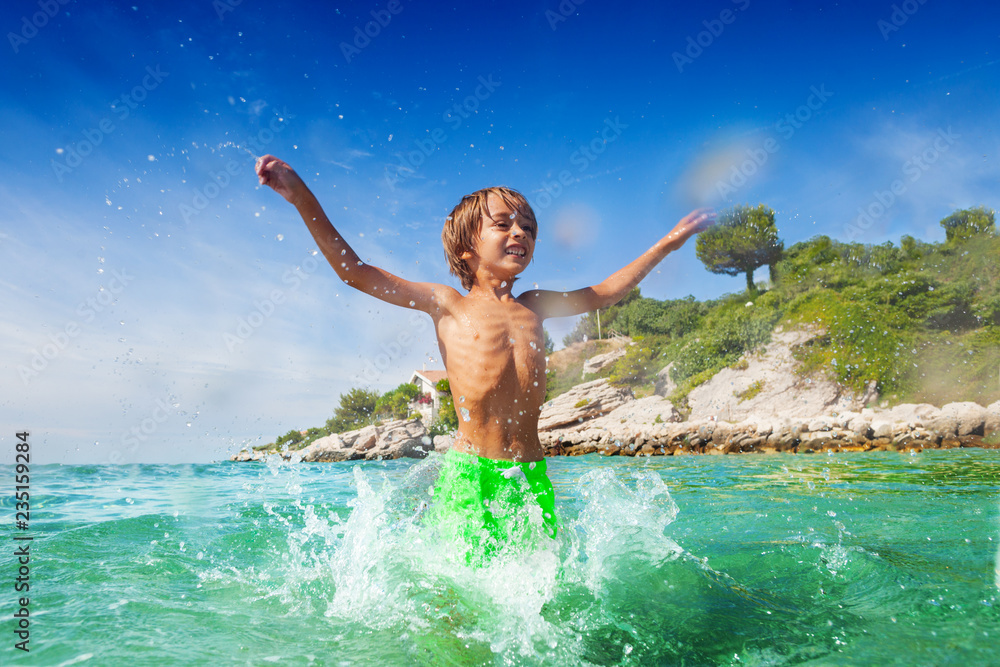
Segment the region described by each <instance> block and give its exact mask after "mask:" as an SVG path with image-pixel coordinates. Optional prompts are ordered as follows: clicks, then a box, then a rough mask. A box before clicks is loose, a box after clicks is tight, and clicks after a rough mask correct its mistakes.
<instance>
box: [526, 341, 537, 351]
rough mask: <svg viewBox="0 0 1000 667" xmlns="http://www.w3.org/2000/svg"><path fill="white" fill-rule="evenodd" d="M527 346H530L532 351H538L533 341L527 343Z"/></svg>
mask: <svg viewBox="0 0 1000 667" xmlns="http://www.w3.org/2000/svg"><path fill="white" fill-rule="evenodd" d="M528 345H530V346H531V349H532V350H537V349H538V346H537V345H535V341H533V340H531V341H528Z"/></svg>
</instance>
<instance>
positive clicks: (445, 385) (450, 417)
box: [434, 378, 458, 432]
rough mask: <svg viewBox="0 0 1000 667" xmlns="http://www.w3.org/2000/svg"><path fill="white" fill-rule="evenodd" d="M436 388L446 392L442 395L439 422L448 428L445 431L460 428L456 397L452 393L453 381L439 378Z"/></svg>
mask: <svg viewBox="0 0 1000 667" xmlns="http://www.w3.org/2000/svg"><path fill="white" fill-rule="evenodd" d="M434 388H435V389H437V390H438V391H440V392H442V393H443V394H444V396H442V397H441V409H440V410H438V422H440V424H441V426H442V427H444V428H445V429H446V431H445V432H451V431H454V430H455V429H457V428H458V414H457V413H456V412H455V397H454V396H452V394H451V383H450V382H448V379H447V378H445V379H444V380H438V383H437V384H436V385H434Z"/></svg>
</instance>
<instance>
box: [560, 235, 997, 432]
mask: <svg viewBox="0 0 1000 667" xmlns="http://www.w3.org/2000/svg"><path fill="white" fill-rule="evenodd" d="M774 269H775V271H774V272H773V276H774V278H775V282H774V284H768V285H757V286H756V289H755V291H754V292H752V293H750V294H748V293H746V292H743V293H739V294H731V295H726V296H723V297H721V298H719V299H716V300H713V301H706V302H698V301H695V300H694V299H692V298H690V297H689V298H688V299H679V300H672V301H658V300H656V299H648V298H645V297H642V296H641V294H640V293H639V292H638V290H634V291H633V293H632V294H630V295H629V297H628V298H627V299H626V300H624V301H623V302H622V304H620V305H619V306H616V307H614V308H612V309H607V310H606V311H602V320H603V322H604V324H605V327H606V328H614V329H617V330H618V331H621V332H622V333H623V334H626V335H628V336H631V337H632V339H633V340H634V341H635V342H636V344H635V345H632V346H631V347H630V348H629V350H628V353H627V355H626V356H625V357H623V358H622V359H620V360H619V361H618V362H616V363H615V364H613V365H612V366H610V367H608V368H605V369H604V370H603V371H601V372H600V373H598V374H597V375H595V376H593V377H607V378H609V379H610V381H611V382H612V384H614V385H617V386H621V387H629V388H631V389H633V391H635V392H636V394H637V395H648V394H650V393H652V389H653V382H654V379H655V376H656V373H657V372H659V371H661V370H662V369H663V368H664V367H666V366H667V365H669V364H672V366H671V369H670V376H671V379H672V380H673V381H674V382H675V383H676V385H677V388H676V390H674V391H673V393H672V394H671V396H670V398H671V399H672V400H673V401H674V402H675V403H676V404H677V405H678V407H679V408H680V409H681V410H682V412H683V411H685V410H686V409H687V396H688V394H689V393H690V392H691V390H692V389H694V388H695V387H698V386H700V385H701V384H703V383H704V382H705V381H707V380H708V379H709V378H711V377H713V376H714V375H715V374H716V373H718V372H719V371H720V370H722V369H724V368H726V367H728V366H731V365H736V364H738V363H741V362H740V358H741V356H742V355H743V354H744V353H745V352H749V351H753V350H755V349H764V348H766V346H767V345H768V343H769V342H770V341H771V337H772V333H773V331H774V330H775V328H776V327H781V328H783V329H785V330H790V331H794V330H803V329H808V330H810V331H813V332H815V335H813V336H812V337H809V338H808V340H806V341H805V342H804V343H802V344H801V345H798V346H796V347H795V348H794V349H793V354H794V356H795V359H796V362H797V369H796V372H797V373H799V374H800V375H801V377H802V378H803V379H807V378H810V377H817V378H823V379H828V380H833V381H835V382H836V383H838V384H839V385H840V386H842V387H844V389H845V390H851V391H855V392H864V391H866V390H868V389H869V388H871V387H873V386H874V388H876V389H877V392H878V394H879V395H880V396H881V401H882V402H883V403H887V404H892V405H895V404H898V403H932V404H935V405H943V404H945V403H948V402H953V401H975V402H978V403H980V404H981V405H986V404H989V403H991V402H993V401H996V400H998V399H1000V238H997V237H996V236H994V235H979V236H976V237H973V238H972V239H968V240H965V241H953V242H951V243H942V244H928V243H923V242H920V241H916V240H915V239H912V238H910V237H904V238H903V239H902V241H901V243H900V245H899V246H895V245H893V244H891V243H885V244H881V245H864V244H860V243H842V242H838V241H834V240H832V239H830V238H828V237H825V236H820V237H816V238H814V239H811V240H809V241H806V242H802V243H798V244H796V245H794V246H792V247H791V248H789V249H788V250H787V251H785V253H784V257H783V258H782V259H781V261H780V262H778V263H777V264H776V266H775V267H774ZM593 319H594V318H593V317H592V316H591V315H588V316H584V318H583V319H581V321H580V322H579V324H578V326H577V329H576V330H575V331H574V332H573V333H572V334H570V336H567V339H566V342H571V343H572V341H573V340H574V339H578V338H582V337H584V336H593V334H595V333H596V331H595V326H594V322H593ZM601 342H602V341H597V342H595V341H593V340H590V341H589V342H588V343H586V344H585V345H589V346H592V347H585V348H584V347H578V346H579V345H581V344H580V343H579V342H576V343H572V344H571V345H569V346H568V347H567V349H565V350H560V351H558V352H556V353H554V354H553V355H551V360H550V367H549V371H550V373H549V375H550V394H549V397H550V398H552V397H554V396H557V395H558V394H560V393H562V392H563V391H566V390H567V389H568V388H569V387H570V386H572V385H573V384H575V383H578V382H580V379H579V372H580V371H579V368H581V367H582V360H580V361H579V363H578V362H577V359H578V357H579V356H580V354H581V353H582V352H583V351H584V350H587V351H589V350H591V349H593V350H597V349H598V346H599V345H600V344H601ZM595 353H596V352H595ZM742 363H744V364H745V363H746V361H745V360H744V361H743V362H742ZM570 376H575V379H572V378H571V377H570ZM873 383H874V384H873ZM758 390H759V388H758Z"/></svg>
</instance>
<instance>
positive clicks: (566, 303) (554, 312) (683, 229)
mask: <svg viewBox="0 0 1000 667" xmlns="http://www.w3.org/2000/svg"><path fill="white" fill-rule="evenodd" d="M713 224H715V211H713V210H712V209H708V208H701V209H697V210H694V211H692V212H691V213H689V214H688V215H686V216H684V217H683V218H681V221H680V222H678V223H677V226H676V227H674V228H673V230H671V232H670V233H669V234H667V235H666V236H664V237H663V238H662V239H660V240H659V241H657V243H656V245H654V246H653V247H652V248H650V249H649V250H647V251H646V252H644V253H642V254H641V255H640V256H639V257H638V258H637V259H635V260H634V261H632V262H631V263H630V264H628V266H625V267H624V268H622V269H619V270H618V271H616V272H615V273H613V274H611V275H610V276H608V277H607V278H606V279H604V280H603V281H602V282H601V283H599V284H597V285H594V286H592V287H584V288H583V289H578V290H574V291H572V292H551V291H548V290H529V291H528V292H525V293H524V294H523V295H522V296H521V301H522V303H524V305H526V306H528V307H529V308H531V309H532V310H534V311H535V312H536V313H538V314H539V315H540V316H541V317H542V318H543V319H544V318H549V317H568V316H571V315H580V314H581V313H589V312H591V311H594V310H597V309H598V308H607V307H608V306H611V305H614V304H616V303H618V302H619V301H621V300H622V299H623V298H624V297H625V295H626V294H628V293H629V291H630V290H631V289H632V288H633V287H635V286H636V285H638V284H639V283H640V282H641V281H642V279H643V278H645V277H646V274H648V273H649V272H650V271H652V270H653V267H655V266H656V265H657V264H659V263H660V262H661V261H663V258H664V257H666V256H667V255H668V254H670V253H671V252H673V251H674V250H677V249H678V248H680V247H681V246H682V245H684V242H685V241H687V240H688V239H689V238H691V237H692V236H694V235H695V234H697V233H698V232H700V231H702V230H704V229H707V228H708V227H710V226H711V225H713Z"/></svg>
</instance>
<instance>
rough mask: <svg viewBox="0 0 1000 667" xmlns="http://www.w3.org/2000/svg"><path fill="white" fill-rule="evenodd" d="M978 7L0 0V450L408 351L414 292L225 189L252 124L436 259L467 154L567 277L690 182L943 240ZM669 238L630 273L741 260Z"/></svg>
mask: <svg viewBox="0 0 1000 667" xmlns="http://www.w3.org/2000/svg"><path fill="white" fill-rule="evenodd" d="M373 12H374V14H373ZM998 18H1000V9H998V7H997V5H996V4H995V3H992V2H955V3H945V2H941V1H940V0H926V1H925V2H923V3H921V2H920V1H919V0H911V1H910V2H907V3H892V2H885V3H880V2H863V3H862V2H857V3H851V2H847V3H843V2H842V3H833V2H822V1H821V2H805V1H798V2H770V3H767V2H763V1H762V0H739V1H738V2H732V1H730V0H725V1H722V0H720V1H717V2H704V3H675V2H662V3H652V2H640V3H625V4H624V5H623V4H621V3H619V4H613V3H607V2H599V1H598V0H587V2H582V3H572V2H569V0H567V1H566V2H563V3H562V4H560V3H559V2H557V1H556V0H545V1H540V2H508V3H457V2H456V3H453V4H447V3H426V2H424V3H420V2H407V1H405V0H400V1H399V2H396V3H389V2H382V1H377V2H355V3H341V4H339V5H338V4H336V3H327V4H324V5H323V6H316V5H315V4H314V3H304V2H275V3H266V4H265V3H259V2H254V1H253V0H242V1H241V2H238V1H237V0H217V1H216V2H214V3H213V2H212V1H211V0H204V1H200V2H186V3H180V7H176V6H172V5H168V4H166V3H136V4H131V3H101V4H99V5H97V6H91V5H90V4H88V3H82V2H74V1H71V2H67V3H60V2H59V1H58V0H51V2H48V3H47V2H46V1H45V0H42V1H41V2H39V1H38V0H36V1H35V2H22V1H16V2H8V3H5V4H4V6H3V9H0V26H2V28H3V32H4V33H5V35H6V37H5V43H4V44H3V46H2V47H0V53H3V55H2V58H3V61H2V65H3V66H2V67H0V80H2V82H3V91H4V94H3V96H2V98H0V126H2V128H3V142H2V143H0V158H2V161H3V164H4V165H5V166H6V170H5V172H6V173H5V178H4V179H3V182H2V183H0V261H2V262H3V266H4V271H3V273H2V277H0V280H2V282H3V288H2V290H0V306H2V308H3V312H4V317H3V321H2V323H0V327H2V335H0V347H2V359H3V362H2V373H3V379H2V381H0V386H2V387H3V392H2V396H0V406H2V409H3V413H4V415H5V416H6V417H7V418H6V419H5V420H4V422H5V424H7V427H6V428H7V429H8V432H6V433H0V443H2V446H0V449H2V450H3V451H4V452H5V454H4V455H5V456H7V458H6V459H5V460H12V457H13V455H12V454H11V452H12V451H13V443H14V436H13V434H14V431H15V430H18V429H28V430H30V431H31V432H32V436H33V442H34V451H35V453H36V459H37V460H39V461H40V462H64V463H82V462H89V463H105V462H109V461H116V462H123V463H131V462H182V461H211V460H219V459H221V458H224V457H225V456H227V455H228V454H229V453H231V452H233V451H235V450H237V449H239V447H240V446H242V445H244V444H257V443H259V442H267V441H269V440H271V439H273V438H274V437H275V436H276V435H278V434H281V433H284V432H285V431H287V430H288V429H290V428H306V427H309V426H315V425H320V424H322V423H323V421H324V420H325V419H326V418H327V417H329V416H330V415H331V414H332V412H333V409H334V407H335V406H336V402H337V396H338V395H339V394H340V393H342V392H346V391H347V390H348V389H349V388H351V387H352V386H359V385H360V386H368V387H371V388H374V389H378V390H383V391H384V390H386V389H389V388H392V387H394V386H395V385H397V384H399V383H400V382H403V381H405V380H407V379H408V377H409V375H410V373H411V372H412V370H413V369H415V368H420V367H421V366H422V365H423V364H426V365H427V367H428V368H439V367H441V363H440V359H439V354H438V350H437V345H436V341H435V339H434V336H433V332H432V330H431V327H430V324H429V319H426V320H425V319H422V318H420V317H416V318H415V317H413V312H412V311H407V310H402V309H396V308H393V307H391V306H387V305H384V304H382V303H381V302H378V301H374V300H372V299H370V298H367V297H364V296H363V295H361V294H360V293H352V291H351V290H350V289H349V288H346V287H345V286H344V285H343V284H341V283H340V282H339V280H338V279H337V278H336V276H335V275H334V273H333V272H332V271H331V270H330V269H329V267H327V266H323V265H320V264H319V262H318V261H317V259H318V258H317V257H316V256H314V254H313V253H314V252H315V247H314V244H313V242H312V239H311V238H310V236H309V235H308V232H307V230H306V229H305V226H304V225H303V224H302V222H301V220H300V219H299V218H298V216H297V214H296V213H295V211H294V209H292V208H291V207H290V206H288V205H287V204H285V202H284V201H283V200H282V199H281V198H280V197H278V196H277V195H275V194H274V193H273V192H270V191H269V190H264V189H261V188H259V187H258V186H257V183H256V179H255V177H254V176H253V173H252V168H253V156H254V155H256V154H260V153H261V152H271V153H274V154H276V155H278V156H279V157H282V158H283V159H286V160H287V161H288V162H289V163H290V164H292V166H294V167H295V168H296V169H297V170H298V171H299V172H300V173H301V174H302V175H303V176H304V178H306V180H307V182H308V183H309V184H310V186H311V187H312V188H313V189H314V191H315V192H316V194H317V196H318V197H319V199H320V201H321V202H322V203H323V204H324V206H325V207H326V210H327V213H328V214H329V215H330V217H331V219H332V220H333V221H334V224H336V225H338V227H339V228H340V230H341V231H342V232H343V233H344V235H345V236H346V237H347V238H349V239H351V241H352V243H353V244H354V246H355V248H356V249H357V250H358V251H359V254H361V256H362V257H363V258H365V259H370V260H371V262H372V263H375V264H377V265H380V266H382V267H384V268H386V269H388V270H390V271H393V272H396V273H398V274H400V275H402V276H403V277H406V278H409V279H415V280H433V281H440V282H447V283H449V284H452V285H455V286H458V283H457V281H455V279H454V278H451V277H450V276H449V275H448V273H447V265H446V263H445V261H444V257H443V254H442V251H441V244H440V230H441V224H442V222H443V217H444V216H445V215H446V214H447V213H448V212H449V211H450V210H451V208H452V207H453V206H454V205H455V204H456V203H457V202H458V200H459V199H460V198H461V196H462V195H463V194H466V193H468V192H471V191H473V190H476V189H479V188H481V187H485V186H488V185H497V184H504V185H508V186H511V187H514V188H516V189H519V190H521V191H522V192H524V193H525V194H526V195H527V196H528V197H529V199H531V201H533V202H534V203H535V204H536V205H537V209H538V210H537V213H538V218H539V223H540V236H539V244H538V248H537V251H536V259H535V261H534V263H533V265H532V266H531V267H530V268H529V270H528V271H526V272H525V273H524V274H523V276H522V278H523V280H522V284H524V285H527V286H530V285H532V284H534V283H537V284H538V285H539V286H541V287H546V288H552V289H569V288H575V287H581V286H584V285H589V284H594V283H596V282H599V281H600V280H602V279H603V278H604V277H606V276H607V275H608V274H609V273H611V272H612V271H614V270H615V269H617V268H619V267H620V266H622V265H624V264H625V263H627V262H628V261H630V260H631V259H633V258H634V257H635V256H637V255H638V254H639V253H641V252H642V251H643V250H645V249H646V248H648V247H649V246H650V245H651V244H652V243H654V242H655V241H656V240H657V239H658V238H659V237H660V236H662V235H663V234H665V233H666V232H667V231H669V229H670V228H671V227H672V226H673V225H674V224H675V222H676V221H677V219H679V218H680V217H681V216H683V215H684V214H685V213H686V212H687V211H689V210H690V209H691V208H693V207H695V206H700V205H714V206H717V207H724V206H726V205H730V204H733V203H744V202H746V203H751V204H756V203H758V202H763V203H766V204H768V205H769V206H771V207H772V208H773V209H774V210H775V212H776V220H777V223H778V227H779V230H780V235H781V237H782V238H783V240H784V241H785V243H786V245H791V244H793V243H795V242H798V241H802V240H805V239H808V238H811V237H812V236H815V235H817V234H827V235H829V236H832V237H835V238H838V239H844V240H847V239H853V240H857V241H862V242H865V243H881V242H884V241H887V240H889V241H893V242H898V240H899V238H900V236H902V235H904V234H910V235H912V236H916V237H918V238H921V239H925V240H930V241H939V240H943V238H944V234H943V230H942V229H941V228H940V227H939V226H938V221H939V220H940V219H941V218H943V217H945V216H946V215H948V214H949V213H950V212H952V211H953V210H955V209H957V208H963V207H967V206H975V205H985V206H987V207H990V208H996V207H997V206H998V204H1000V201H998V200H1000V191H998V187H997V186H998V182H1000V163H998V155H997V144H998V131H997V122H996V109H997V108H998V106H1000V105H998V102H1000V99H998V98H1000V86H998V85H997V83H998V71H1000V70H998V65H997V61H998V59H1000V56H998V51H1000V34H998V33H1000V29H998V27H997V26H1000V21H998ZM378 20H381V22H382V24H384V25H380V24H378V23H377V22H376V21H378ZM366 29H367V31H368V33H369V34H370V35H373V36H370V37H369V36H365V37H360V36H359V35H364V32H365V30H366ZM345 45H346V46H345ZM865 212H867V214H868V215H867V217H860V216H861V214H862V213H865ZM693 246H694V244H693V243H690V244H688V246H687V247H685V248H683V249H682V250H680V251H679V252H677V253H676V254H674V255H671V256H670V257H668V259H667V260H666V261H665V262H664V263H663V264H662V265H661V266H660V267H659V270H658V271H657V272H655V273H653V274H651V275H650V276H649V277H647V279H646V280H645V281H644V282H643V283H642V291H643V293H644V294H645V295H647V296H653V297H656V298H678V297H683V296H686V295H688V294H693V295H694V296H696V297H697V298H700V299H704V298H714V297H717V296H719V295H721V294H724V293H727V292H736V291H739V290H741V289H742V288H743V279H742V278H740V277H736V278H730V277H727V276H716V275H713V274H710V273H708V272H707V271H706V270H705V269H704V268H703V266H702V265H701V263H700V262H698V260H697V259H696V258H695V256H694V247H693ZM572 326H573V320H572V319H567V320H555V321H551V322H549V323H548V329H549V331H550V332H551V333H552V336H553V338H554V339H555V340H557V341H559V340H561V339H562V337H563V336H564V335H565V334H566V333H568V331H569V330H571V328H572ZM401 334H404V335H403V336H402V340H404V341H407V342H406V343H405V344H402V345H400V344H399V342H398V341H399V340H401V337H400V336H401ZM405 334H409V338H410V340H408V338H407V335H405ZM380 355H383V356H380Z"/></svg>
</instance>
